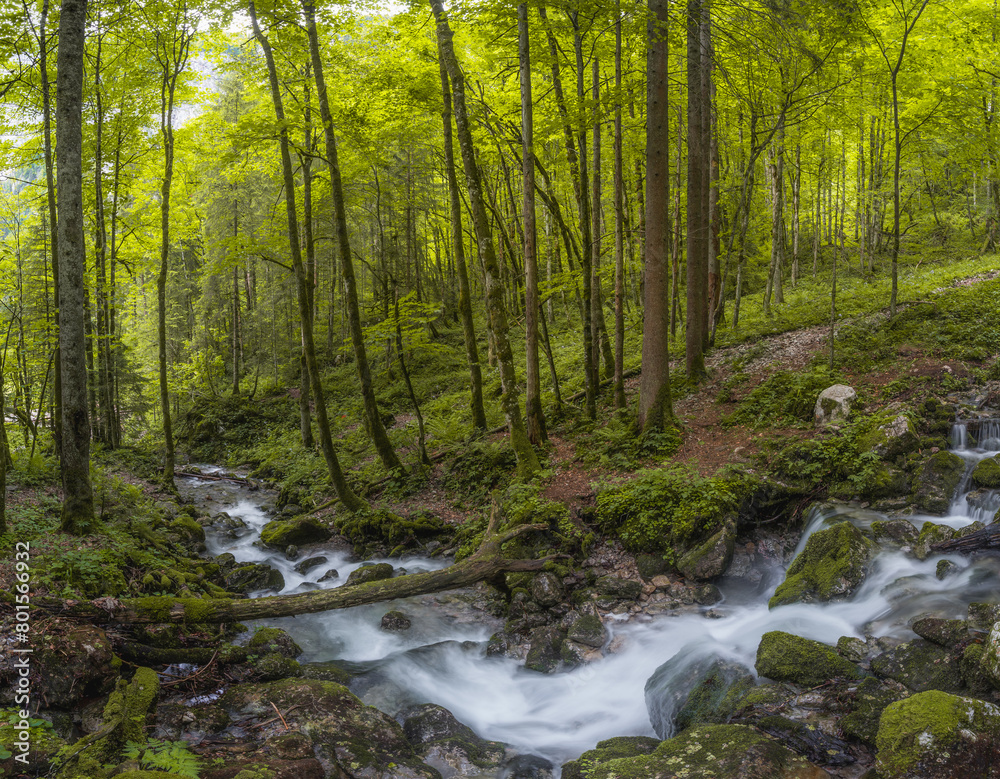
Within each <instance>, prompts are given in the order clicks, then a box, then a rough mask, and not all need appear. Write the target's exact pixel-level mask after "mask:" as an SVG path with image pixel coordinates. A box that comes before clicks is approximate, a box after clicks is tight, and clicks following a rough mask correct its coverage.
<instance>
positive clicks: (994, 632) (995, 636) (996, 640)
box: [981, 622, 1000, 689]
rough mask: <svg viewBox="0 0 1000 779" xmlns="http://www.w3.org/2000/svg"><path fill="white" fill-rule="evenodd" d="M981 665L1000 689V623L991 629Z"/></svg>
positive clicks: (996, 623)
mask: <svg viewBox="0 0 1000 779" xmlns="http://www.w3.org/2000/svg"><path fill="white" fill-rule="evenodd" d="M981 663H982V668H983V671H984V672H985V673H986V676H987V677H988V678H989V679H990V680H991V681H992V682H993V684H994V686H995V687H996V688H997V689H1000V622H995V623H993V627H992V628H991V629H990V634H989V636H988V637H987V639H986V645H985V646H984V647H983V657H982V661H981Z"/></svg>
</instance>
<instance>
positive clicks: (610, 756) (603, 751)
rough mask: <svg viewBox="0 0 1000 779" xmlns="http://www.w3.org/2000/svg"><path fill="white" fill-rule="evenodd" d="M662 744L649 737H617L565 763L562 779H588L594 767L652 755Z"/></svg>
mask: <svg viewBox="0 0 1000 779" xmlns="http://www.w3.org/2000/svg"><path fill="white" fill-rule="evenodd" d="M660 743H661V742H660V740H659V739H657V738H650V737H649V736H616V737H615V738H609V739H605V740H604V741H598V742H597V746H596V747H595V748H594V749H590V750H588V751H586V752H584V753H583V754H582V755H580V756H579V757H578V758H577V759H576V760H570V761H569V762H566V763H563V766H562V779H587V777H589V775H590V769H591V768H592V767H594V766H598V765H600V764H601V763H607V762H608V761H609V760H619V759H621V758H623V757H639V756H641V755H649V754H652V752H653V751H654V750H655V749H656V748H657V747H658V746H659V745H660Z"/></svg>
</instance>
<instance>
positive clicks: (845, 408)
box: [813, 384, 858, 427]
mask: <svg viewBox="0 0 1000 779" xmlns="http://www.w3.org/2000/svg"><path fill="white" fill-rule="evenodd" d="M857 397H858V393H857V392H855V391H854V388H853V387H849V386H847V385H846V384H834V385H833V386H832V387H827V388H826V389H825V390H823V391H822V392H821V393H819V397H818V398H816V406H815V407H814V408H813V419H814V421H815V422H816V427H826V426H828V425H832V424H835V423H838V422H846V421H847V420H848V419H849V418H850V416H851V407H852V406H853V405H854V401H855V400H857Z"/></svg>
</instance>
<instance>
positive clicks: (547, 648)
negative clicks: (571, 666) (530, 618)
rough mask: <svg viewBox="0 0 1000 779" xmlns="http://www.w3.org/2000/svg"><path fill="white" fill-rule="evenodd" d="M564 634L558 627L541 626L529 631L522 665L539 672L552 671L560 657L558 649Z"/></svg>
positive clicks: (560, 646) (560, 647)
mask: <svg viewBox="0 0 1000 779" xmlns="http://www.w3.org/2000/svg"><path fill="white" fill-rule="evenodd" d="M564 638H565V636H564V634H563V633H562V631H561V630H559V628H556V627H541V628H535V629H534V630H532V631H531V636H530V638H529V639H528V640H529V642H530V647H529V648H528V657H527V658H526V659H525V661H524V667H525V668H527V669H529V670H532V671H540V672H541V673H552V672H553V671H555V670H556V668H557V667H558V666H559V661H560V659H561V657H562V655H561V652H560V650H561V649H562V644H563V640H564Z"/></svg>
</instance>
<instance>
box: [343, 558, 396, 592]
mask: <svg viewBox="0 0 1000 779" xmlns="http://www.w3.org/2000/svg"><path fill="white" fill-rule="evenodd" d="M394 573H395V569H394V568H393V567H392V563H375V564H374V565H362V566H361V567H360V568H356V569H355V570H353V571H351V575H350V576H348V577H347V583H346V584H345V585H344V586H345V587H351V586H353V585H355V584H367V583H368V582H380V581H382V580H384V579H391V578H392V576H393V574H394Z"/></svg>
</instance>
